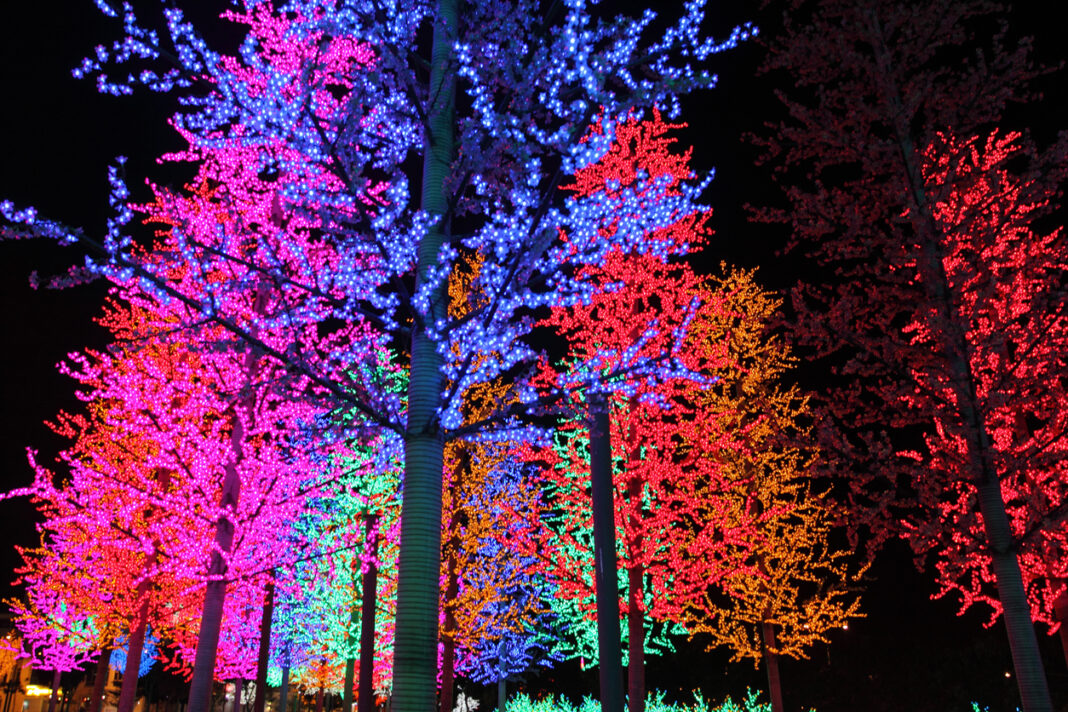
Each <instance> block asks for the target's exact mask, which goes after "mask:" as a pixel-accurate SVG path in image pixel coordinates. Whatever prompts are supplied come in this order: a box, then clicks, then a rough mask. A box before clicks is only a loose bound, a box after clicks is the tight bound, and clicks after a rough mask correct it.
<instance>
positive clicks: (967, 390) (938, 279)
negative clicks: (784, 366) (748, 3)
mask: <svg viewBox="0 0 1068 712" xmlns="http://www.w3.org/2000/svg"><path fill="white" fill-rule="evenodd" d="M998 12H999V9H998V7H997V6H995V5H993V4H992V3H986V2H980V3H975V2H957V1H954V0H942V1H940V2H933V3H920V2H898V3H889V2H881V1H880V0H861V1H860V2H840V1H838V0H815V1H814V2H808V3H805V2H798V3H795V11H794V12H791V13H788V15H787V17H786V27H785V32H783V33H782V34H780V35H779V36H778V37H777V38H776V39H775V41H774V43H773V45H772V52H771V54H770V59H769V61H768V68H769V69H772V70H774V69H782V70H785V71H787V72H789V73H790V74H791V85H792V86H795V87H796V88H797V89H796V91H791V92H788V93H784V94H783V98H784V101H785V103H786V106H787V109H788V111H789V118H788V119H786V120H784V121H782V122H781V123H779V124H776V125H774V126H771V127H769V128H770V130H769V131H768V132H767V133H766V134H765V135H764V137H763V138H759V139H758V143H759V144H761V145H762V146H763V147H764V148H765V149H766V153H765V158H766V159H767V160H768V161H770V162H772V163H774V165H775V167H776V171H777V174H776V175H777V178H778V181H779V183H780V185H781V186H782V187H783V189H784V192H785V193H786V197H787V202H788V205H787V207H785V208H783V209H782V210H767V211H764V212H763V213H761V217H762V218H763V219H766V220H772V221H779V222H783V223H786V224H789V225H790V226H791V227H792V229H793V238H792V241H791V245H792V247H793V248H794V250H795V252H796V253H803V254H804V255H805V256H807V257H808V258H809V259H811V261H812V264H813V267H812V268H811V269H809V270H807V273H808V274H812V275H818V278H815V279H809V280H807V282H806V283H802V284H801V285H799V286H798V287H797V288H796V289H795V290H794V293H793V301H792V304H793V308H794V309H795V310H796V312H797V320H796V324H795V329H794V333H795V335H796V337H797V338H798V340H799V341H800V342H801V343H802V344H803V345H804V346H805V347H806V348H807V349H809V350H810V351H809V353H811V354H812V355H813V356H815V357H817V358H820V359H824V360H825V362H826V363H827V364H828V365H829V366H830V367H831V369H832V371H833V373H835V374H837V377H836V378H834V379H832V382H831V383H830V385H829V386H828V388H827V389H826V390H825V391H824V393H823V394H822V396H821V398H820V400H821V406H822V410H823V414H824V417H823V418H822V419H821V424H822V426H823V427H821V429H820V432H821V434H822V436H823V437H822V438H821V439H822V441H823V442H822V447H823V449H824V451H825V452H827V453H829V454H833V455H834V456H835V460H836V461H837V462H848V463H850V464H851V465H852V467H851V468H850V471H851V477H850V482H851V484H852V485H853V486H852V494H851V509H853V510H854V511H855V512H858V513H859V512H864V513H866V515H867V516H866V518H865V520H864V523H863V525H858V530H860V531H858V532H857V533H858V534H865V535H870V536H871V538H872V540H873V541H874V542H875V543H878V542H879V541H881V540H884V539H886V538H887V537H890V536H894V535H897V534H899V533H900V532H901V531H902V527H901V526H899V524H898V523H899V521H900V520H904V521H905V522H907V523H909V524H906V526H905V528H904V531H907V532H908V533H909V536H910V537H911V538H912V540H913V541H914V542H918V543H921V542H922V543H921V545H920V549H921V550H926V551H930V552H932V553H934V554H935V555H936V558H937V559H939V560H940V561H942V562H945V563H946V564H950V565H951V567H953V568H959V567H960V566H961V565H962V564H964V562H963V561H961V558H960V552H959V549H958V544H957V543H956V539H957V538H959V537H964V538H967V539H970V540H974V537H975V536H976V535H977V534H978V535H979V537H980V538H979V541H978V542H976V545H977V546H978V548H980V549H982V550H983V551H985V552H987V553H986V554H984V555H982V556H988V557H989V558H988V559H987V561H989V567H990V568H989V572H990V575H991V578H992V582H991V583H993V584H995V586H996V589H997V597H996V598H997V601H998V603H999V604H1000V606H1001V607H1002V608H1003V610H1004V613H1005V616H1004V620H1005V624H1006V629H1007V633H1008V637H1009V642H1010V647H1011V649H1012V656H1013V662H1014V666H1015V670H1016V680H1017V682H1018V685H1019V689H1020V694H1021V698H1022V701H1023V708H1024V710H1025V712H1038V711H1043V712H1045V711H1047V710H1050V709H1051V702H1050V698H1049V692H1048V685H1047V683H1046V679H1045V673H1044V671H1043V667H1042V662H1041V658H1040V656H1039V651H1038V646H1037V641H1036V639H1035V632H1034V628H1033V625H1032V620H1031V615H1030V606H1029V603H1028V600H1027V594H1026V591H1025V588H1024V583H1023V578H1022V576H1021V572H1020V564H1019V555H1018V551H1019V550H1020V546H1021V538H1020V535H1021V534H1022V533H1023V532H1022V531H1019V530H1018V531H1015V532H1014V531H1013V524H1012V520H1013V518H1016V515H1014V514H1012V512H1013V511H1014V510H1016V509H1020V508H1022V509H1027V510H1031V511H1036V512H1038V511H1041V509H1042V507H1044V506H1046V505H1045V503H1044V502H1042V501H1041V498H1038V499H1033V498H1031V497H1030V496H1029V497H1026V498H1024V499H1022V500H1015V499H1010V500H1008V505H1009V506H1008V508H1007V507H1006V504H1007V502H1006V495H1008V496H1012V495H1011V494H1010V489H1003V487H1002V485H1001V482H1002V480H1003V479H1005V480H1007V481H1010V482H1011V481H1015V480H1017V479H1019V478H1021V477H1023V476H1024V474H1023V473H1024V472H1028V471H1030V468H1024V469H1023V470H1020V469H1019V468H1018V465H1019V464H1020V463H1023V462H1034V463H1038V462H1041V461H1042V460H1043V459H1044V458H1045V453H1046V451H1047V450H1048V447H1049V439H1050V437H1051V436H1055V435H1057V433H1058V431H1059V428H1060V426H1059V421H1058V416H1057V415H1056V414H1055V411H1050V409H1049V407H1048V405H1041V403H1042V402H1043V401H1044V398H1043V397H1040V396H1039V395H1038V394H1040V393H1042V392H1044V391H1045V390H1047V389H1051V385H1052V391H1053V393H1054V394H1056V392H1057V391H1059V390H1061V388H1062V386H1061V385H1059V384H1060V383H1062V381H1061V379H1063V377H1064V372H1063V362H1062V360H1061V358H1062V357H1061V356H1060V355H1059V354H1062V353H1063V352H1064V339H1063V335H1064V328H1063V320H1064V298H1063V291H1062V290H1061V289H1060V287H1059V284H1060V280H1061V275H1062V274H1063V268H1064V265H1063V260H1062V256H1063V255H1064V254H1065V246H1064V243H1063V237H1062V235H1061V233H1059V232H1058V233H1054V234H1051V235H1047V234H1044V233H1042V232H1041V231H1040V230H1038V229H1037V228H1035V227H1034V225H1035V224H1036V223H1035V219H1036V218H1038V217H1039V216H1041V215H1042V214H1044V213H1045V212H1047V209H1048V201H1049V200H1050V198H1052V197H1053V196H1054V195H1056V185H1057V181H1058V180H1059V178H1060V177H1061V176H1063V169H1064V150H1063V149H1064V146H1063V144H1062V145H1060V146H1058V147H1057V148H1056V149H1055V150H1053V151H1049V152H1040V151H1038V150H1037V149H1036V148H1035V147H1034V146H1032V145H1030V144H1029V143H1028V142H1027V141H1026V140H1024V139H1020V140H1017V141H1014V142H1012V143H1009V144H1000V143H999V142H998V141H996V140H995V142H994V143H995V144H998V145H1000V148H995V146H993V145H991V146H985V145H984V144H985V143H986V141H985V139H978V140H976V139H972V138H971V137H973V136H986V135H987V133H989V127H990V126H991V125H992V124H995V125H996V124H998V123H1001V121H1002V118H1003V115H1004V113H1005V108H1006V105H1007V104H1008V103H1009V102H1011V101H1015V100H1025V99H1028V98H1030V92H1031V90H1030V86H1031V84H1032V80H1033V79H1034V78H1035V76H1036V75H1037V73H1038V71H1037V70H1036V69H1035V68H1034V67H1033V65H1032V64H1031V62H1030V60H1029V58H1028V50H1029V47H1028V44H1027V43H1021V44H1020V45H1019V46H1018V47H1017V48H1015V49H1011V50H1010V49H1008V48H1007V46H1006V42H1005V36H1006V33H1005V31H1004V30H1003V29H1002V31H998V32H995V33H993V34H991V33H989V32H988V29H989V28H990V27H991V26H994V27H996V26H997V23H998V22H999V19H1000V18H999V17H998ZM980 37H983V38H984V39H982V40H980ZM986 38H989V39H986ZM977 47H982V48H983V50H982V52H983V53H982V54H981V55H977V54H976V52H977V51H978V50H977V49H976V48H977ZM977 56H978V57H980V58H978V59H977V58H976V57H977ZM953 137H958V138H953ZM975 150H978V151H979V152H980V153H983V154H986V153H987V152H988V151H990V150H994V151H995V152H996V153H998V154H1000V155H998V156H997V157H996V158H994V159H993V160H992V161H989V160H987V159H980V160H977V159H976V158H975V156H976V154H975ZM991 155H993V154H991ZM1010 162H1011V163H1013V164H1014V166H1013V170H1012V171H1011V172H1010V171H1009V170H1008V166H1009V164H1010ZM970 164H971V167H969V166H970ZM987 183H989V185H990V186H991V187H994V186H997V189H996V190H988V189H987V188H985V187H984V185H985V184H987ZM1028 243H1032V244H1033V243H1038V244H1040V245H1041V248H1040V249H1031V248H1030V247H1029V246H1028ZM1054 397H1056V396H1055V395H1054ZM1010 413H1011V414H1015V415H1014V417H1013V418H1012V420H1013V421H1014V429H1012V430H1010V429H1009V428H1008V427H1007V426H1005V425H1003V423H1005V422H1006V421H1007V419H1008V417H1009V416H1008V414H1010ZM1010 432H1011V433H1012V436H1011V438H1008V439H1006V435H1007V434H1008V433H1010ZM999 438H1001V439H1000V441H999ZM917 439H918V440H919V442H916V441H917ZM910 441H911V442H912V443H915V445H914V446H910V445H909V444H908V443H909V442H910ZM941 443H946V445H942V444H941ZM949 443H952V446H949V445H948V444H949ZM906 451H908V452H909V453H914V454H915V456H914V457H912V458H911V459H910V458H906V457H901V456H900V455H901V454H903V453H904V452H906ZM1010 452H1011V453H1012V458H1011V459H1010V458H1007V457H1006V456H1007V455H1009V453H1010ZM950 453H952V457H951V458H950V457H949V454H950ZM917 458H918V460H917ZM1036 458H1037V459H1036ZM1008 487H1009V488H1011V487H1012V485H1011V484H1010V485H1008ZM910 491H912V492H915V496H910V497H902V498H897V493H899V492H910ZM1036 491H1037V489H1036V488H1033V487H1031V488H1029V492H1030V493H1031V494H1034V493H1035V492H1036ZM1043 496H1046V495H1043ZM947 500H949V501H954V502H957V503H959V506H961V507H963V509H961V510H960V511H956V512H952V511H950V510H951V509H952V508H953V507H952V506H951V507H948V508H947V506H946V502H947ZM954 506H957V505H954ZM1007 509H1008V511H1007ZM936 521H937V522H938V524H937V525H933V522H936ZM980 558H982V557H980ZM964 567H965V568H967V567H968V565H967V564H964ZM943 578H945V575H943ZM949 578H950V579H957V578H959V577H958V576H956V575H950V576H949Z"/></svg>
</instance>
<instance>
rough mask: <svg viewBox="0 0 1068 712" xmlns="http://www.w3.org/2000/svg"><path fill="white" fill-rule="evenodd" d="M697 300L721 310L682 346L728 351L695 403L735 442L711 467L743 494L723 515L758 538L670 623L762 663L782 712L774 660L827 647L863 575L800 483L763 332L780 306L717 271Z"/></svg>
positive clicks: (804, 476) (817, 498) (795, 420)
mask: <svg viewBox="0 0 1068 712" xmlns="http://www.w3.org/2000/svg"><path fill="white" fill-rule="evenodd" d="M706 289H707V290H708V291H709V292H710V293H712V294H716V295H721V298H722V299H723V306H722V309H720V310H718V311H717V312H715V313H714V314H713V315H712V316H711V318H704V319H701V318H698V319H695V320H694V323H693V325H692V327H691V330H690V334H689V336H688V339H689V343H691V344H694V345H695V347H696V348H700V347H701V346H702V345H708V344H726V345H727V347H728V354H727V359H726V362H725V364H724V365H723V366H722V367H721V368H719V369H717V371H716V377H715V381H714V382H713V383H711V384H710V385H709V386H708V387H707V388H706V389H704V390H703V391H701V392H700V393H696V394H694V396H693V397H694V399H695V400H696V401H697V406H698V407H699V408H701V409H702V410H706V411H709V412H712V413H716V414H718V418H719V427H721V428H723V430H724V431H726V432H727V433H728V434H729V435H730V436H731V439H732V441H733V442H734V445H733V446H732V447H725V448H720V449H719V450H718V451H717V452H716V453H714V455H713V457H715V458H716V459H717V460H718V461H719V462H720V463H721V466H722V468H723V471H724V475H725V476H726V477H727V478H729V479H730V480H731V481H734V482H738V483H740V484H741V486H740V487H739V488H737V489H735V490H733V491H732V493H733V495H734V496H735V497H737V498H739V501H738V502H737V505H736V506H735V507H734V508H732V511H734V512H740V513H741V514H742V516H744V517H745V519H746V520H747V521H748V523H749V526H750V527H751V529H752V531H753V532H754V533H755V534H756V537H755V539H754V540H751V541H748V542H747V543H746V546H745V549H744V550H742V551H740V552H739V558H741V559H743V560H745V561H746V562H748V563H750V564H751V567H750V568H747V569H739V570H733V571H729V572H728V573H727V574H726V576H725V577H724V578H723V579H722V580H721V581H720V582H719V584H718V585H717V586H716V587H714V588H713V589H710V590H708V591H707V592H705V595H703V596H699V597H693V598H689V599H688V600H686V601H684V602H683V605H682V606H681V607H680V609H679V612H678V614H677V617H676V620H677V621H678V622H679V623H681V624H682V625H683V626H685V627H686V629H687V631H688V632H689V633H690V634H691V635H693V634H696V633H704V634H706V635H708V636H709V637H710V638H711V640H712V643H713V644H714V645H725V646H727V647H728V648H730V650H731V653H732V660H742V659H745V658H750V659H752V660H753V663H754V665H755V664H757V663H758V662H760V661H761V660H762V661H763V662H764V663H765V665H766V667H767V673H768V685H769V688H770V689H769V692H770V697H771V707H772V709H773V710H774V711H775V712H782V710H784V709H785V707H784V706H783V700H782V690H781V683H780V680H779V673H778V658H779V656H782V655H788V656H790V657H793V658H801V657H805V658H807V657H808V654H807V650H808V649H809V648H811V647H812V646H813V645H815V644H816V643H828V642H829V641H828V639H827V633H828V632H829V631H831V630H834V629H836V628H841V627H843V626H845V625H846V624H847V622H848V620H849V618H851V617H854V616H857V615H860V614H859V613H858V606H859V598H858V596H857V594H856V586H855V584H856V582H857V580H858V578H859V576H860V574H861V573H863V569H860V570H858V567H856V566H850V565H849V564H850V562H849V559H850V558H851V557H850V553H851V552H850V551H848V550H846V549H843V548H841V547H835V545H834V544H833V543H832V541H833V536H832V535H833V533H834V524H835V519H836V513H835V512H834V509H833V507H832V505H831V504H830V502H829V501H828V499H827V498H826V496H825V495H823V494H821V493H819V492H817V491H814V486H813V484H812V480H811V478H810V470H811V463H812V460H813V458H814V457H816V454H815V453H814V452H813V448H812V447H811V445H810V436H811V432H810V431H811V427H810V426H809V425H807V423H809V422H810V420H811V414H810V413H809V411H808V405H807V399H806V398H805V397H804V396H803V395H802V394H801V393H800V392H799V391H798V389H797V388H796V387H786V386H785V385H783V384H782V378H783V376H784V375H785V374H786V373H787V372H788V371H789V370H790V368H791V367H792V366H793V365H794V363H795V362H796V359H795V358H794V357H793V356H791V354H790V351H789V348H788V347H787V346H786V344H785V343H784V342H783V340H782V338H781V337H780V336H777V335H770V334H769V333H768V328H769V325H770V323H771V322H772V320H773V319H774V318H775V317H776V312H777V310H778V308H779V305H780V304H781V302H780V301H779V300H777V299H776V298H775V297H773V296H772V295H771V294H770V293H768V292H766V291H764V290H763V289H761V287H760V286H759V285H758V284H757V283H756V281H755V279H754V273H753V272H751V271H745V270H729V271H725V273H724V274H723V275H721V276H717V277H714V278H711V279H709V280H708V282H707V283H706ZM706 347H707V346H706ZM696 494H697V496H698V497H700V498H702V499H703V498H704V497H702V495H701V493H700V492H698V493H696ZM719 494H720V493H719V492H718V491H714V492H710V493H709V495H712V496H713V497H715V496H717V495H719Z"/></svg>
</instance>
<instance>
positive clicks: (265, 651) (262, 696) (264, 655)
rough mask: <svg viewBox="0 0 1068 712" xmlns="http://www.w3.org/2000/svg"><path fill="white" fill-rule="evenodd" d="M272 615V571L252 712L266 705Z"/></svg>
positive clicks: (267, 593) (262, 624) (264, 610)
mask: <svg viewBox="0 0 1068 712" xmlns="http://www.w3.org/2000/svg"><path fill="white" fill-rule="evenodd" d="M273 617H274V576H273V573H272V577H271V578H270V579H268V581H267V589H266V591H265V592H264V600H263V618H261V619H260V651H259V653H260V654H259V659H258V660H257V661H256V697H255V699H254V702H253V703H252V712H263V711H264V709H265V708H266V706H267V662H268V658H269V657H270V653H271V618H273ZM346 712H351V711H348V710H347V711H346Z"/></svg>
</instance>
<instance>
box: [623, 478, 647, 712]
mask: <svg viewBox="0 0 1068 712" xmlns="http://www.w3.org/2000/svg"><path fill="white" fill-rule="evenodd" d="M627 504H628V507H629V509H630V519H631V522H630V541H629V542H628V544H627V546H628V549H629V551H628V552H627V556H628V558H629V559H630V566H628V567H627V655H628V660H627V710H628V712H645V606H644V605H643V601H642V594H643V593H644V590H645V586H644V579H645V576H644V573H645V569H644V568H643V567H642V565H641V552H642V536H641V521H640V517H641V515H640V513H641V504H642V481H641V479H640V478H638V477H631V478H630V481H629V482H628V483H627Z"/></svg>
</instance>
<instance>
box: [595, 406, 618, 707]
mask: <svg viewBox="0 0 1068 712" xmlns="http://www.w3.org/2000/svg"><path fill="white" fill-rule="evenodd" d="M590 414H591V416H592V418H591V420H592V422H591V423H590V479H591V480H592V483H591V484H592V490H593V493H592V498H593V552H594V581H595V586H596V589H597V648H598V658H599V660H598V665H599V667H600V670H599V672H600V683H601V710H602V712H623V655H622V652H621V650H620V644H619V639H620V632H619V590H618V584H617V582H616V570H617V566H616V525H615V508H614V505H613V487H612V442H611V431H610V429H609V427H610V425H609V417H608V401H607V399H606V398H605V396H604V395H601V394H595V395H594V396H592V397H591V398H590Z"/></svg>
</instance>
